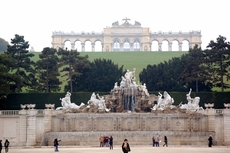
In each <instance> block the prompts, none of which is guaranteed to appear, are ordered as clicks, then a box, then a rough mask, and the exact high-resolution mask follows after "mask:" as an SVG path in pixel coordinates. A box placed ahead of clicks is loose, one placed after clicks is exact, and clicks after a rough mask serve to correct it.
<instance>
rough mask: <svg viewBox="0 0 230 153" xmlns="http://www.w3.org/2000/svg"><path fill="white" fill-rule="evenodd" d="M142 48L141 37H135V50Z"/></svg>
mask: <svg viewBox="0 0 230 153" xmlns="http://www.w3.org/2000/svg"><path fill="white" fill-rule="evenodd" d="M140 49H141V41H140V39H139V38H134V39H133V51H140Z"/></svg>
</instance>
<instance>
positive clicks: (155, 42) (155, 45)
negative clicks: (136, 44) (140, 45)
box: [150, 39, 159, 51]
mask: <svg viewBox="0 0 230 153" xmlns="http://www.w3.org/2000/svg"><path fill="white" fill-rule="evenodd" d="M150 47H151V51H159V41H158V40H157V39H153V40H152V41H151V46H150Z"/></svg>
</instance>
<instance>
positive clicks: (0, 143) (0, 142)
mask: <svg viewBox="0 0 230 153" xmlns="http://www.w3.org/2000/svg"><path fill="white" fill-rule="evenodd" d="M1 152H2V140H0V153H1Z"/></svg>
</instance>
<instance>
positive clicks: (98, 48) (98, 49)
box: [93, 39, 102, 52]
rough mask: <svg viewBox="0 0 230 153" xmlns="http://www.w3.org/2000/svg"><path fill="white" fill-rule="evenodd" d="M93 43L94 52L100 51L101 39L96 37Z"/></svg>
mask: <svg viewBox="0 0 230 153" xmlns="http://www.w3.org/2000/svg"><path fill="white" fill-rule="evenodd" d="M93 45H94V51H95V52H102V41H101V40H100V39H96V40H95V41H94V43H93Z"/></svg>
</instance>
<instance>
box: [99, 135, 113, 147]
mask: <svg viewBox="0 0 230 153" xmlns="http://www.w3.org/2000/svg"><path fill="white" fill-rule="evenodd" d="M99 141H100V147H104V146H105V145H106V147H108V146H109V148H110V149H111V150H112V149H113V137H112V136H110V137H108V136H101V137H100V138H99Z"/></svg>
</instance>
